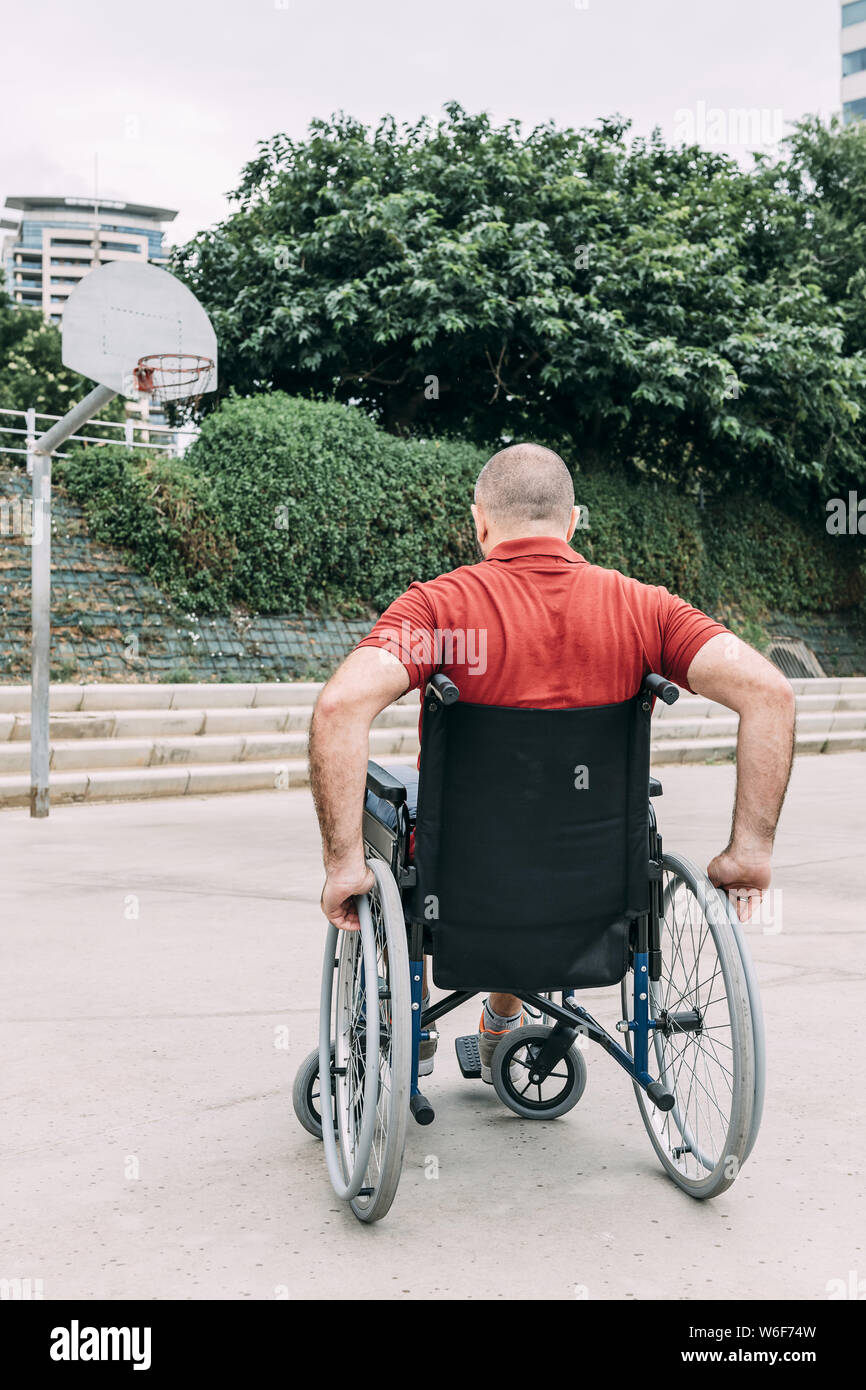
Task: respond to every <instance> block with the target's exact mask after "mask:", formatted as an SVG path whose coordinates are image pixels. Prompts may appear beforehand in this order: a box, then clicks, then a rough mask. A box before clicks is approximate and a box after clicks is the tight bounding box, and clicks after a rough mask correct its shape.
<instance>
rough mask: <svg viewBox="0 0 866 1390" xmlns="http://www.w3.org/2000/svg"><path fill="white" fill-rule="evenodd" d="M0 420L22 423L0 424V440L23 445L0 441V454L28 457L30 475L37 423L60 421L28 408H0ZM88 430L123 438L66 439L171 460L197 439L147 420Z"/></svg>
mask: <svg viewBox="0 0 866 1390" xmlns="http://www.w3.org/2000/svg"><path fill="white" fill-rule="evenodd" d="M0 416H12V417H17V418H18V419H20V420H23V421H24V427H23V428H21V427H20V426H17V425H5V424H3V423H2V421H0V436H3V435H7V434H11V435H18V436H19V437H21V438H23V439H24V441H25V447H24V448H23V449H19V448H16V447H14V446H13V445H11V444H7V443H6V442H5V440H4V439H3V438H2V437H0V454H26V455H28V459H27V472H28V473H32V471H33V467H32V462H31V459H30V458H29V455H30V452H31V450H32V447H33V445H34V444H35V442H36V439H37V437H38V436H39V434H41V433H42V430H40V429H37V426H36V422H37V420H60V419H62V418H64V417H63V416H60V415H47V414H45V412H44V411H41V410H34V409H32V408H31V409H30V410H8V409H6V408H5V407H3V406H0ZM91 428H97V429H100V430H102V429H106V430H121V431H122V434H123V438H122V439H120V438H117V437H115V438H112V437H111V436H110V435H94V434H73V435H70V439H71V440H75V441H77V442H79V443H81V444H115V443H117V444H120V443H122V444H123V445H124V446H125V447H126V448H127V449H150V450H151V451H153V450H156V451H157V452H158V453H161V454H170V455H172V456H174V457H175V458H179V457H180V456H181V455H182V454H183V453H184V452H185V450H186V449H187V448H188V447H189V445H190V444H191V443H192V441H193V440H194V439H195V438H197V436H198V429H197V428H196V427H195V426H190V425H186V426H183V427H180V426H174V425H156V424H151V422H150V421H147V420H136V419H134V418H133V417H130V418H129V419H127V420H94V421H93V422H92V424H91ZM136 434H145V435H148V436H149V435H152V434H156V435H164V436H167V438H166V441H165V443H159V442H156V443H155V442H154V441H153V440H151V439H150V438H147V439H136V437H135V436H136ZM54 457H55V458H59V459H63V458H68V457H69V456H68V454H62V453H60V451H59V450H58V451H57V452H56V453H55V455H54Z"/></svg>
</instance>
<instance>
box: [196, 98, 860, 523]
mask: <svg viewBox="0 0 866 1390" xmlns="http://www.w3.org/2000/svg"><path fill="white" fill-rule="evenodd" d="M446 109H447V116H446V118H445V119H443V120H441V121H439V122H438V123H437V124H435V125H433V124H431V123H430V122H429V121H427V120H422V121H419V122H417V123H416V124H415V125H411V126H404V127H398V126H397V124H396V123H395V121H394V120H393V119H392V118H390V117H387V118H385V119H383V120H382V121H381V122H380V123H379V125H378V126H377V127H376V128H375V129H372V130H371V129H368V128H366V127H365V126H363V125H362V124H360V123H358V122H357V121H354V120H352V119H350V118H349V117H345V116H341V117H336V118H333V119H332V120H331V121H315V122H313V123H312V125H311V128H310V134H309V138H308V139H307V140H306V141H294V140H291V139H289V138H288V137H287V136H285V135H277V136H275V137H274V138H273V139H271V140H269V141H267V142H265V143H263V144H262V145H261V146H260V148H259V154H258V156H257V157H256V158H255V159H254V160H252V161H251V162H250V163H249V164H248V165H247V166H246V168H245V169H244V171H243V174H242V177H241V181H240V184H239V186H238V188H237V190H236V191H235V193H234V195H233V197H234V201H235V203H236V205H237V206H236V210H235V211H234V212H233V213H232V215H231V216H230V217H229V218H228V219H227V220H226V221H225V222H224V223H222V224H221V225H219V226H217V227H215V228H213V229H211V230H209V231H206V232H203V233H201V234H200V235H199V236H197V237H196V238H194V239H193V241H192V242H190V243H189V244H188V245H187V246H185V247H183V248H181V249H180V251H179V252H178V253H177V256H176V261H175V266H176V269H177V270H178V273H179V274H181V276H182V277H183V278H185V279H186V280H187V282H188V283H189V284H190V285H191V287H192V288H193V289H194V290H195V292H196V293H197V294H198V295H199V297H200V298H201V299H202V301H203V302H204V303H205V305H206V307H207V308H208V310H209V311H210V312H211V314H212V316H213V318H214V322H215V326H216V328H217V333H218V336H219V339H220V352H221V371H222V383H223V390H224V391H227V390H230V389H232V388H234V389H236V390H237V391H239V392H240V393H242V394H248V393H250V392H253V391H255V390H261V389H266V388H268V387H271V388H276V389H281V390H285V391H288V392H291V393H292V394H306V395H312V396H319V397H322V398H326V399H333V400H337V401H343V402H355V403H358V404H359V405H361V406H362V407H363V408H364V409H365V410H366V411H367V412H368V413H369V414H370V415H372V416H373V417H374V418H375V419H376V420H378V421H379V422H380V423H382V424H384V425H385V427H386V428H387V429H389V430H390V431H392V432H397V433H407V432H411V433H415V434H422V435H431V434H444V435H455V434H459V435H462V436H464V437H466V438H468V439H471V440H473V441H475V442H477V443H479V444H483V445H485V446H488V447H489V446H494V445H496V444H497V443H498V442H500V441H503V440H507V439H509V438H515V437H525V436H531V437H534V438H536V439H539V440H541V441H543V442H546V443H548V444H551V445H553V446H554V447H560V448H563V449H565V450H566V451H567V453H568V455H569V457H571V458H572V459H573V460H574V461H575V463H577V464H578V465H580V466H581V467H583V468H585V469H590V470H592V469H607V468H610V467H613V466H617V467H625V468H626V469H629V468H631V469H632V470H640V471H646V470H650V471H651V472H652V473H653V474H655V475H656V476H658V477H661V478H664V479H669V480H674V481H676V482H678V483H680V484H682V485H685V484H689V485H695V484H697V483H701V484H702V485H703V486H704V487H705V488H706V489H708V490H713V489H721V488H730V487H732V486H735V487H738V488H754V489H756V490H759V491H760V492H762V493H766V492H768V491H770V492H775V493H776V494H777V495H787V496H792V495H795V496H801V497H802V496H807V495H810V494H811V493H812V492H813V491H814V489H815V487H820V490H821V492H822V494H824V493H825V492H826V489H827V488H828V487H843V486H845V485H846V484H847V483H849V482H851V481H856V480H860V479H862V478H863V477H864V465H863V452H864V450H863V443H864V438H863V431H864V427H863V414H862V412H863V407H864V404H866V358H864V355H863V351H862V350H861V346H862V345H861V343H860V341H859V338H855V336H854V335H853V331H852V320H853V318H854V317H856V315H855V312H854V309H853V308H852V306H851V304H850V302H849V299H848V298H847V297H846V296H848V294H849V291H848V289H847V288H846V286H848V285H849V284H850V281H851V277H850V276H849V277H848V278H847V280H845V282H844V284H841V283H840V284H830V283H829V278H828V280H827V283H822V280H821V278H820V277H819V276H818V275H817V274H810V273H809V265H810V262H809V253H808V241H809V235H810V222H814V218H815V211H814V208H811V207H810V199H813V198H814V196H815V194H814V190H813V189H811V188H807V187H806V182H807V181H806V179H805V175H804V178H803V180H802V181H801V182H798V180H797V178H796V177H795V173H794V170H795V168H796V163H795V162H796V160H797V159H799V160H800V161H801V162H803V161H804V160H805V158H806V155H805V153H804V151H807V150H808V149H809V148H811V146H810V141H811V144H812V145H813V146H814V145H816V143H817V142H821V141H823V142H824V143H826V144H828V147H831V146H833V142H834V141H835V142H837V143H838V142H840V141H841V140H842V139H843V136H842V135H841V134H840V132H839V131H833V130H824V129H823V128H821V127H817V126H812V127H809V126H805V127H803V129H802V133H801V136H800V140H801V144H800V147H798V148H795V149H794V150H793V152H792V154H791V156H790V161H789V163H790V168H789V166H788V165H787V164H784V162H783V164H782V165H780V166H778V167H777V166H770V165H768V164H767V162H766V161H764V160H758V161H756V164H755V167H754V168H753V169H751V170H748V171H746V170H743V169H741V168H740V167H739V166H738V165H737V164H735V163H734V162H733V161H731V160H729V159H727V158H725V157H723V156H720V155H718V154H714V153H711V152H708V151H706V150H702V149H700V148H698V147H692V148H686V147H682V148H676V149H674V148H669V147H667V146H666V145H665V144H664V142H663V141H662V139H661V137H660V136H659V135H658V134H656V135H655V136H653V138H651V139H649V140H634V141H632V142H631V143H629V141H628V139H627V133H628V128H627V125H626V123H625V122H622V121H619V120H610V121H604V122H601V123H600V124H599V125H598V126H597V127H595V128H593V129H590V130H583V131H575V130H570V129H564V130H560V129H557V128H555V127H554V126H553V125H544V126H540V127H538V128H536V129H534V130H532V131H531V132H529V133H528V134H524V133H523V131H522V130H521V127H520V126H519V124H518V123H517V122H514V121H511V122H507V123H506V124H504V125H502V126H499V127H497V126H495V125H494V124H493V123H492V122H491V121H490V119H489V118H488V117H487V116H485V115H479V116H473V115H470V114H467V113H466V112H465V111H463V110H462V109H461V108H460V107H459V106H457V105H456V104H452V105H449V106H448V107H447V108H446ZM810 131H811V133H810ZM819 131H820V132H821V133H820V134H819ZM844 140H845V141H846V142H847V143H850V144H852V145H856V148H857V151H858V157H859V158H861V159H866V132H864V131H859V130H858V131H855V132H853V133H848V134H846V135H845V136H844ZM834 148H835V147H834ZM798 149H799V152H798ZM827 158H829V155H828V156H827ZM839 216H840V218H841V216H842V214H841V212H840V214H839Z"/></svg>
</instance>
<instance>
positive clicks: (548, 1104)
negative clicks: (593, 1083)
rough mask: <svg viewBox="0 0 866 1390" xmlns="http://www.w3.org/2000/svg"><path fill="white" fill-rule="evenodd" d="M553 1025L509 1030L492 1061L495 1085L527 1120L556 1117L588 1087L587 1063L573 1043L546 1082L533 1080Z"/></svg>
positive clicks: (497, 1090) (572, 1105) (566, 1110)
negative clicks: (538, 1057)
mask: <svg viewBox="0 0 866 1390" xmlns="http://www.w3.org/2000/svg"><path fill="white" fill-rule="evenodd" d="M552 1031H553V1029H552V1028H544V1027H543V1026H542V1025H541V1024H532V1025H530V1026H529V1027H527V1028H515V1029H514V1031H513V1032H511V1033H506V1035H505V1037H504V1038H503V1039H502V1041H501V1042H500V1043H499V1044H498V1046H497V1048H496V1051H495V1052H494V1054H493V1059H492V1061H491V1063H490V1071H491V1074H492V1076H493V1086H494V1089H495V1091H496V1094H497V1095H498V1097H499V1099H500V1100H501V1101H502V1103H503V1105H507V1106H508V1108H509V1110H513V1111H514V1113H515V1115H520V1116H521V1117H522V1118H523V1119H525V1120H555V1119H557V1118H558V1116H560V1115H565V1114H567V1113H568V1111H569V1110H571V1109H573V1107H574V1106H575V1105H577V1102H578V1101H579V1100H580V1098H581V1096H582V1095H583V1091H584V1087H585V1086H586V1062H585V1061H584V1060H583V1057H582V1056H581V1053H580V1051H579V1049H578V1048H577V1047H575V1046H574V1044H572V1046H571V1047H570V1048H569V1049H568V1051H567V1052H566V1054H565V1056H564V1057H563V1058H562V1059H561V1060H560V1061H559V1062H557V1064H556V1066H555V1067H554V1068H553V1071H552V1072H550V1074H549V1075H548V1076H546V1077H545V1079H544V1080H543V1081H540V1082H536V1081H533V1080H532V1079H531V1078H532V1072H533V1068H534V1064H535V1059H536V1057H537V1056H538V1054H539V1053H540V1052H541V1049H542V1048H543V1047H544V1044H545V1043H546V1042H547V1039H548V1038H549V1037H550V1034H551V1033H552Z"/></svg>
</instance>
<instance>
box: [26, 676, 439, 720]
mask: <svg viewBox="0 0 866 1390" xmlns="http://www.w3.org/2000/svg"><path fill="white" fill-rule="evenodd" d="M321 688H322V683H321V681H285V682H277V681H268V682H263V683H262V684H261V685H243V684H239V683H238V684H234V683H231V682H228V683H226V684H225V685H219V684H217V683H216V682H215V681H213V682H207V683H204V682H200V683H195V684H186V685H157V684H155V683H146V682H140V683H139V684H135V685H121V684H120V683H117V684H115V683H114V682H111V681H101V682H98V683H94V684H93V685H73V684H68V683H62V682H57V683H56V684H53V685H52V686H51V708H52V710H57V711H58V712H61V711H62V712H65V713H69V712H72V711H76V710H132V709H142V710H153V709H190V708H192V709H217V708H225V707H233V708H235V709H261V708H262V707H269V708H280V709H285V708H286V707H287V706H288V707H290V706H292V705H307V706H309V708H310V709H312V707H313V705H314V704H315V702H316V696H317V695H318V693H319V691H320V690H321ZM418 698H419V697H418V692H417V691H409V692H408V693H407V694H406V695H401V696H400V699H399V700H398V701H397V704H404V703H407V704H412V705H415V706H416V707H417V704H418ZM29 710H30V686H29V685H0V713H2V714H9V713H12V714H25V713H27V712H29Z"/></svg>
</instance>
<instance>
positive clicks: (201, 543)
mask: <svg viewBox="0 0 866 1390" xmlns="http://www.w3.org/2000/svg"><path fill="white" fill-rule="evenodd" d="M54 473H55V477H56V480H57V482H58V483H59V484H60V485H61V486H62V487H64V488H65V489H66V491H67V492H68V493H69V495H70V496H71V497H73V498H74V499H75V500H76V501H77V502H79V503H81V505H82V506H83V508H84V512H85V515H86V517H87V522H88V526H89V528H90V532H91V535H93V537H94V538H95V539H96V540H100V541H105V542H107V543H108V544H110V545H116V546H117V547H118V548H119V549H120V550H122V551H123V552H124V553H125V554H126V555H127V556H128V558H129V559H130V561H131V563H132V564H133V565H134V566H135V567H136V568H137V569H139V570H141V571H143V572H144V573H145V574H147V575H148V576H149V578H151V579H152V580H153V582H154V583H155V584H157V585H159V586H160V587H161V588H163V589H165V590H166V592H167V593H169V594H170V595H171V596H172V597H173V598H174V599H176V600H178V601H179V602H180V603H182V604H184V605H185V606H191V607H199V608H203V609H205V610H211V611H214V612H220V611H225V610H226V609H227V608H228V606H229V603H230V594H231V577H232V570H233V567H234V563H235V558H236V554H235V545H234V542H233V541H232V539H231V537H230V536H229V535H228V533H227V532H226V530H225V527H224V525H223V523H222V520H221V518H220V517H219V514H218V511H217V509H216V506H215V505H214V499H213V496H212V492H211V489H210V485H209V483H208V480H207V478H205V477H203V476H202V475H201V474H200V473H198V472H197V471H196V470H195V469H194V468H192V467H191V466H190V465H189V464H187V462H186V461H185V460H183V459H167V458H165V457H164V456H163V455H158V456H157V457H155V458H154V457H148V456H147V455H144V454H143V451H137V450H132V449H125V448H123V446H121V445H108V446H105V447H94V446H93V445H89V446H82V447H79V448H78V449H76V450H74V451H73V452H72V453H71V455H70V457H69V458H68V459H58V460H57V461H56V462H55V465H54Z"/></svg>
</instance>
